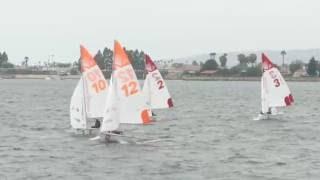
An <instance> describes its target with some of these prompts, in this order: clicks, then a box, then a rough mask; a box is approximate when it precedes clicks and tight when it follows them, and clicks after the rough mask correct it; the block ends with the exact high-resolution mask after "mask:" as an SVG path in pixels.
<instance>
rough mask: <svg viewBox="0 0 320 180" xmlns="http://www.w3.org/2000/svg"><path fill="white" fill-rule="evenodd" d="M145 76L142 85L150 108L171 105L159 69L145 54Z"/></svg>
mask: <svg viewBox="0 0 320 180" xmlns="http://www.w3.org/2000/svg"><path fill="white" fill-rule="evenodd" d="M145 69H146V71H147V76H146V79H145V81H144V85H143V93H144V95H145V96H146V101H147V104H148V106H149V108H150V109H165V108H171V107H173V102H172V98H171V96H170V93H169V91H168V88H167V86H166V84H165V82H164V79H163V78H162V76H161V73H160V71H159V70H158V68H157V66H156V65H155V64H154V62H153V61H152V59H151V58H150V56H148V55H146V56H145ZM151 114H152V113H151Z"/></svg>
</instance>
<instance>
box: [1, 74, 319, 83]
mask: <svg viewBox="0 0 320 180" xmlns="http://www.w3.org/2000/svg"><path fill="white" fill-rule="evenodd" d="M0 79H26V80H28V79H43V80H68V79H71V80H72V79H80V75H67V76H59V75H34V74H10V75H3V74H2V75H0ZM165 79H166V78H165ZM284 79H285V80H286V81H294V82H320V78H319V77H284ZM166 80H184V81H260V80H261V77H216V76H215V77H214V76H213V77H202V76H201V77H200V76H194V77H189V76H188V77H185V76H184V77H181V78H173V79H171V78H168V79H166Z"/></svg>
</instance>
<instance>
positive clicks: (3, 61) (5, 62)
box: [0, 51, 14, 68]
mask: <svg viewBox="0 0 320 180" xmlns="http://www.w3.org/2000/svg"><path fill="white" fill-rule="evenodd" d="M13 67H14V65H13V64H11V63H10V62H9V58H8V55H7V53H6V52H5V51H4V52H3V53H1V52H0V68H13Z"/></svg>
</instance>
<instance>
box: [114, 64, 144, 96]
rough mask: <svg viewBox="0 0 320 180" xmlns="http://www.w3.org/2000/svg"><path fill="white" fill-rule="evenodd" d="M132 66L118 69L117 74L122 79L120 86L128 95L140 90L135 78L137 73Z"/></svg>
mask: <svg viewBox="0 0 320 180" xmlns="http://www.w3.org/2000/svg"><path fill="white" fill-rule="evenodd" d="M130 67H131V66H127V67H126V68H122V69H119V70H117V72H116V74H115V76H116V78H118V79H119V80H120V87H121V90H122V92H124V95H125V96H126V97H128V96H131V95H135V94H137V93H138V92H139V85H138V83H137V81H136V80H135V74H134V71H133V69H132V68H130Z"/></svg>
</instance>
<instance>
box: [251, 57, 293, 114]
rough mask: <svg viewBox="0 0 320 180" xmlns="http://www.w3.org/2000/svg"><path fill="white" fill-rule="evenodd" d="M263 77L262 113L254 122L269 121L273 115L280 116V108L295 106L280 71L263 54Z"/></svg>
mask: <svg viewBox="0 0 320 180" xmlns="http://www.w3.org/2000/svg"><path fill="white" fill-rule="evenodd" d="M262 71H263V73H262V77H261V113H260V114H259V116H258V117H257V118H255V119H254V120H261V119H268V118H269V117H270V116H271V115H277V114H279V113H278V112H277V108H278V107H287V106H291V105H293V102H294V100H293V96H292V94H291V92H290V89H289V87H288V85H287V83H286V82H285V80H284V79H283V77H282V75H281V73H280V72H279V70H278V69H277V68H276V67H275V65H274V64H273V63H272V62H271V61H270V59H269V58H268V57H267V56H266V55H265V54H262Z"/></svg>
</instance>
